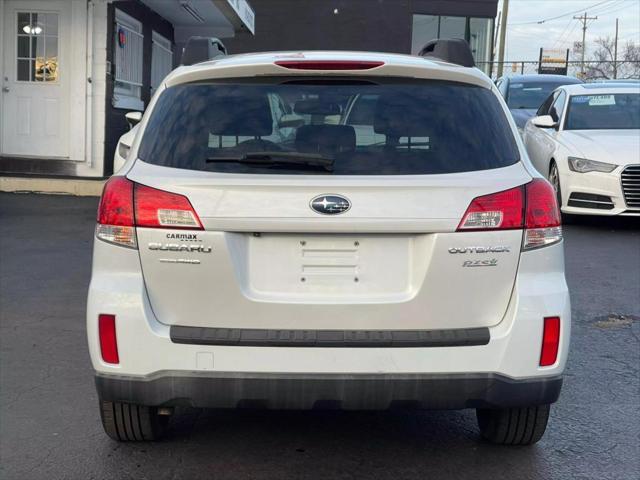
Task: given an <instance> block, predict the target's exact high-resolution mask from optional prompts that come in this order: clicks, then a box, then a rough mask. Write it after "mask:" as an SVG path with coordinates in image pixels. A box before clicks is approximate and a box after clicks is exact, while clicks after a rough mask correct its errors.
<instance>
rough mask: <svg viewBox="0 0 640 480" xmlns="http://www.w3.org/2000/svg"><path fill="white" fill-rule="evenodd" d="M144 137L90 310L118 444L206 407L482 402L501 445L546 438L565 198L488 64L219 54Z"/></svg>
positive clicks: (160, 110)
mask: <svg viewBox="0 0 640 480" xmlns="http://www.w3.org/2000/svg"><path fill="white" fill-rule="evenodd" d="M274 106H277V107H274ZM137 130H138V131H137V133H136V137H135V140H134V142H133V143H132V145H131V149H130V152H129V155H128V160H127V162H126V164H125V165H124V167H123V168H122V169H120V171H119V172H118V174H117V175H116V176H113V177H112V178H111V179H110V180H109V181H108V182H107V183H106V185H105V188H104V193H103V195H102V199H101V202H100V206H99V212H98V225H97V228H96V236H95V245H94V255H93V272H92V277H91V285H90V288H89V296H88V308H87V333H88V341H89V350H90V353H91V360H92V363H93V367H94V369H95V371H96V386H97V390H98V394H99V398H100V414H101V418H102V422H103V425H104V429H105V431H106V433H107V434H108V435H109V436H110V437H112V438H114V439H116V440H120V441H133V440H152V439H156V438H158V437H159V436H160V435H161V434H162V433H163V431H164V430H165V428H166V426H167V420H168V415H170V414H171V413H172V412H173V408H174V407H176V406H195V407H213V408H237V407H252V408H253V407H258V408H273V409H312V408H338V409H348V410H352V409H388V408H395V407H413V408H426V409H464V408H474V409H477V418H478V424H479V428H480V432H481V434H482V435H483V436H484V437H485V438H486V439H488V440H490V441H492V442H495V443H501V444H516V445H523V444H531V443H535V442H536V441H538V440H539V439H540V438H541V436H542V435H543V433H544V430H545V428H546V424H547V418H548V415H549V406H550V404H552V403H553V402H555V401H556V400H557V398H558V395H559V393H560V388H561V384H562V376H561V375H562V372H563V369H564V366H565V362H566V358H567V352H568V346H569V336H570V305H569V295H568V291H567V285H566V282H565V276H564V260H563V244H562V231H561V226H560V220H559V213H558V207H557V204H556V199H555V194H554V191H553V189H552V187H551V186H550V185H549V183H548V182H547V181H546V180H544V179H543V178H542V177H541V176H540V174H539V173H538V172H537V171H536V170H535V169H534V168H533V167H532V165H531V164H530V162H529V159H528V158H527V154H526V152H525V150H524V148H523V145H522V142H521V140H520V138H519V135H518V132H517V130H516V126H515V124H514V123H513V121H512V120H511V117H510V115H509V110H508V109H507V107H506V105H505V103H504V101H503V100H502V99H501V97H500V95H499V93H498V92H497V90H496V89H495V87H494V85H493V84H492V82H491V80H490V79H489V78H487V77H486V76H485V75H484V74H482V73H481V72H480V71H479V70H477V69H475V68H471V67H465V66H460V65H457V64H454V63H449V62H445V61H441V60H438V59H437V58H433V57H431V58H425V57H419V56H408V55H392V54H377V53H375V54H374V53H362V52H357V53H354V52H302V53H300V52H297V53H265V54H248V55H238V56H230V57H224V58H221V59H217V60H214V61H208V62H204V63H200V64H197V65H192V66H187V67H180V68H178V69H176V70H175V71H174V72H173V73H172V74H170V75H169V76H168V77H167V78H166V80H165V82H164V83H163V85H162V86H161V87H160V88H159V89H158V92H157V93H156V95H155V96H154V98H153V100H152V101H151V103H150V105H149V107H148V109H147V111H146V112H145V114H144V116H143V118H142V120H141V122H140V124H139V125H138V129H137Z"/></svg>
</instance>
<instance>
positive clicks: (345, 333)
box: [170, 325, 490, 348]
mask: <svg viewBox="0 0 640 480" xmlns="http://www.w3.org/2000/svg"><path fill="white" fill-rule="evenodd" d="M170 336H171V341H172V342H173V343H184V344H190V345H232V346H233V345H236V346H242V347H349V348H354V347H356V348H358V347H360V348H366V347H394V348H398V347H468V346H474V345H487V344H488V343H489V340H490V333H489V329H488V328H486V327H483V328H466V329H451V330H267V329H243V328H204V327H183V326H177V325H173V326H172V327H171V330H170Z"/></svg>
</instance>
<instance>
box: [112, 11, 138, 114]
mask: <svg viewBox="0 0 640 480" xmlns="http://www.w3.org/2000/svg"><path fill="white" fill-rule="evenodd" d="M114 37H115V38H114V47H113V49H114V89H113V106H114V107H116V108H127V109H132V110H143V109H144V102H143V101H142V67H143V42H144V35H143V34H142V23H140V22H139V21H137V20H136V19H134V18H133V17H131V16H129V15H127V14H126V13H124V12H122V11H120V10H118V9H116V25H115V29H114Z"/></svg>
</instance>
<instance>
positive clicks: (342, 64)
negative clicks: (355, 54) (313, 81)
mask: <svg viewBox="0 0 640 480" xmlns="http://www.w3.org/2000/svg"><path fill="white" fill-rule="evenodd" d="M275 63H276V65H278V66H279V67H284V68H292V69H294V70H369V69H371V68H376V67H380V66H382V65H384V62H378V61H369V60H278V61H277V62H275Z"/></svg>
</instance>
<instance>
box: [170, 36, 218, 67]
mask: <svg viewBox="0 0 640 480" xmlns="http://www.w3.org/2000/svg"><path fill="white" fill-rule="evenodd" d="M226 54H227V47H225V46H224V43H222V42H221V41H220V40H219V39H217V38H214V37H190V38H189V40H187V43H186V45H185V46H184V48H183V49H182V58H181V59H180V65H193V64H195V63H200V62H206V61H207V60H213V59H214V58H216V57H219V56H221V55H226Z"/></svg>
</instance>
